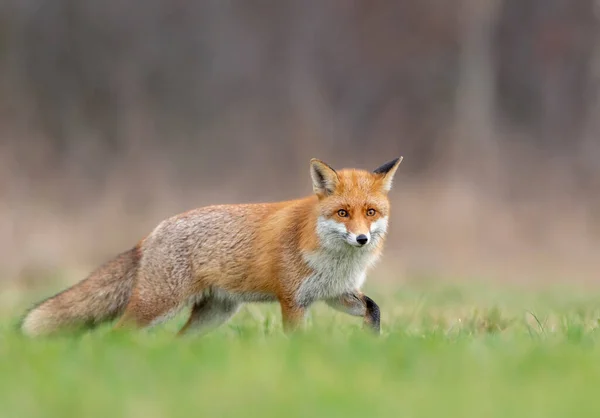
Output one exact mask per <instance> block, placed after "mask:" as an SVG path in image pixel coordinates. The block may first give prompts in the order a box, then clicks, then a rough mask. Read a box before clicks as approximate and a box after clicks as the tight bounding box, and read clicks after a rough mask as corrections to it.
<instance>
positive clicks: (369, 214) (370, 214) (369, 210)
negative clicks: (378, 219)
mask: <svg viewBox="0 0 600 418" xmlns="http://www.w3.org/2000/svg"><path fill="white" fill-rule="evenodd" d="M367 216H375V209H368V210H367Z"/></svg>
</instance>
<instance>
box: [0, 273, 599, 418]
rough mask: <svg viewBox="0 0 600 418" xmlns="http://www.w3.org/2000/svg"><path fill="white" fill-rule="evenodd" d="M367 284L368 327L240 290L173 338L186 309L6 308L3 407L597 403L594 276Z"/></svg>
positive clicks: (525, 410)
mask: <svg viewBox="0 0 600 418" xmlns="http://www.w3.org/2000/svg"><path fill="white" fill-rule="evenodd" d="M373 281H374V280H373ZM53 290H54V289H53ZM368 293H369V294H371V295H373V297H374V299H375V300H376V301H377V302H378V303H379V304H380V306H381V309H382V314H383V322H382V327H383V333H382V336H381V337H379V338H374V337H372V336H369V334H366V333H364V332H363V331H362V330H361V326H360V320H359V319H358V318H351V317H347V316H345V315H343V314H341V313H337V312H334V311H332V310H330V309H328V308H327V307H325V306H321V305H317V306H315V307H314V308H313V309H312V310H311V312H310V316H309V318H308V320H307V331H306V332H305V333H302V334H298V335H295V336H293V337H291V338H286V337H285V336H284V335H283V334H282V332H281V321H280V317H279V312H278V308H277V306H276V305H253V306H247V307H246V308H244V309H243V310H242V311H241V312H240V313H239V314H238V315H237V316H236V317H235V318H234V319H233V320H232V321H231V322H230V323H229V324H228V325H226V326H224V327H222V328H220V329H219V330H217V331H214V332H213V333H211V334H209V335H207V336H204V337H201V338H198V337H193V336H190V337H186V338H180V339H177V338H174V337H173V333H174V332H175V330H176V329H177V328H178V327H179V326H180V325H181V324H182V323H183V321H184V320H185V318H184V316H183V315H181V316H179V317H177V318H175V319H173V320H172V321H170V322H168V323H166V324H165V325H163V326H160V327H157V328H155V329H152V330H149V331H144V332H138V333H133V334H124V333H119V334H115V333H113V332H111V330H110V326H106V327H102V328H100V329H97V330H95V331H93V332H85V333H81V334H78V335H74V336H69V337H65V336H63V337H57V338H52V339H44V340H28V339H25V338H23V337H21V336H20V335H19V334H18V333H17V332H16V331H15V330H14V323H15V321H16V319H17V317H18V315H19V314H20V313H21V312H20V311H15V312H10V313H9V314H8V315H6V317H5V320H4V321H3V322H2V324H3V325H2V330H1V331H0V416H1V417H14V418H25V417H86V418H87V417H90V418H91V417H147V418H151V417H193V416H202V417H241V416H257V417H345V418H349V417H355V416H356V417H359V416H360V417H371V416H374V417H382V416H384V417H461V418H466V417H473V418H475V417H476V418H482V417H540V418H541V417H543V418H550V417H575V416H576V417H584V416H589V417H592V416H597V415H598V410H599V409H600V403H599V400H600V398H599V397H598V395H597V390H598V388H599V387H600V345H599V342H600V338H599V332H598V328H599V325H600V324H599V318H600V291H597V292H594V291H583V290H582V291H574V290H565V289H553V290H545V291H541V290H537V291H536V290H531V289H530V290H523V289H518V288H513V289H508V288H506V287H493V288H492V287H490V288H486V287H484V286H482V285H479V286H477V287H473V286H467V285H462V286H450V285H445V286H444V285H436V284H429V285H423V286H412V285H411V286H406V288H401V289H399V290H398V291H397V293H395V294H390V293H389V292H385V291H383V290H380V291H379V292H376V291H375V292H374V291H371V292H368ZM44 295H46V294H44ZM32 300H33V299H32ZM25 302H29V297H28V299H27V301H24V302H23V304H22V305H23V307H25V306H26V303H25Z"/></svg>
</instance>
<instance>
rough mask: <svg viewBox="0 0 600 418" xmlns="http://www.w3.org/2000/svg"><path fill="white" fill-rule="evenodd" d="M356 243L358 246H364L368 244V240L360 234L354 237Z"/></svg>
mask: <svg viewBox="0 0 600 418" xmlns="http://www.w3.org/2000/svg"><path fill="white" fill-rule="evenodd" d="M356 242H358V243H359V244H360V245H365V244H366V243H367V242H369V238H367V236H366V235H364V234H360V235H359V236H357V237H356Z"/></svg>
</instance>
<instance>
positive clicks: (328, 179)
mask: <svg viewBox="0 0 600 418" xmlns="http://www.w3.org/2000/svg"><path fill="white" fill-rule="evenodd" d="M401 162H402V157H400V158H396V159H395V160H393V161H390V162H388V163H386V164H383V165H382V166H381V167H379V168H377V169H375V170H373V171H372V172H369V171H364V170H355V169H344V170H340V171H336V170H334V169H333V168H331V167H330V166H329V165H327V164H326V163H324V162H323V161H320V160H318V159H316V158H313V159H312V160H311V161H310V174H311V177H312V182H313V191H314V192H315V194H316V195H317V198H318V199H319V205H318V209H317V210H318V219H317V234H318V235H319V238H320V240H321V243H322V245H323V246H325V247H327V248H330V249H340V248H349V247H348V246H351V247H355V248H373V247H375V246H376V245H377V244H378V243H379V242H380V241H381V239H382V238H383V237H384V236H385V233H386V232H387V225H388V216H389V211H390V202H389V200H388V196H387V195H388V192H389V191H390V190H391V188H392V181H393V178H394V174H395V173H396V170H397V169H398V166H399V165H400V163H401Z"/></svg>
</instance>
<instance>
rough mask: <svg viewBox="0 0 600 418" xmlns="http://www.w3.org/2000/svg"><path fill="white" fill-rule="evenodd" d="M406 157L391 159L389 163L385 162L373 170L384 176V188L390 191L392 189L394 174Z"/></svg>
mask: <svg viewBox="0 0 600 418" xmlns="http://www.w3.org/2000/svg"><path fill="white" fill-rule="evenodd" d="M403 158H404V157H399V158H396V159H395V160H392V161H390V162H389V163H385V164H383V165H382V166H381V167H378V168H376V169H375V170H373V173H375V174H379V175H380V176H382V177H383V190H385V191H386V192H389V191H390V190H391V189H392V181H393V180H394V174H396V170H397V169H398V166H399V165H400V163H401V162H402V159H403Z"/></svg>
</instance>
